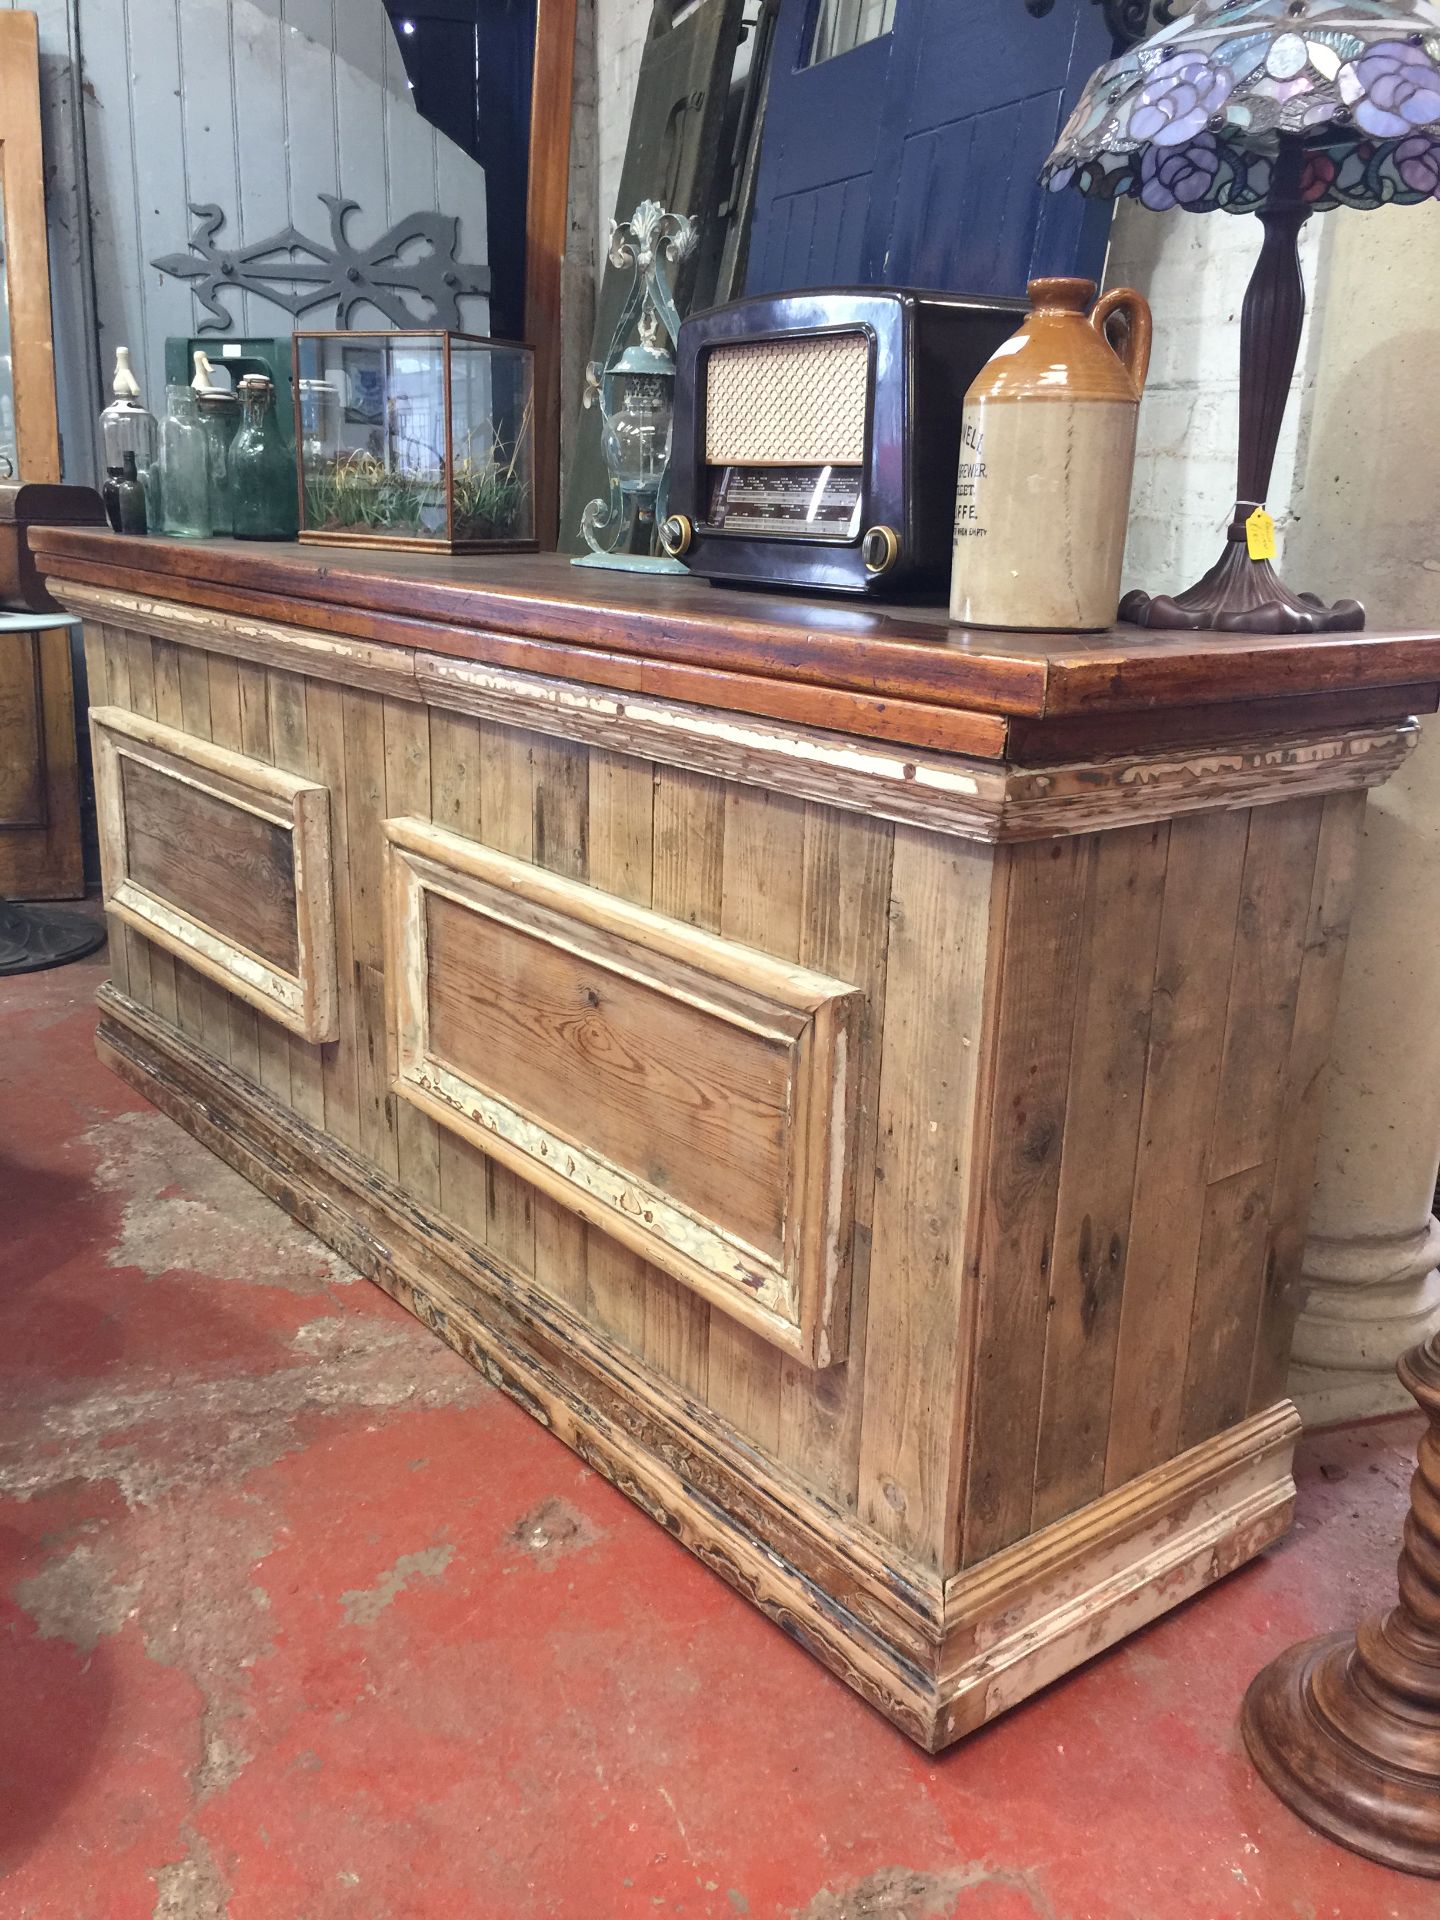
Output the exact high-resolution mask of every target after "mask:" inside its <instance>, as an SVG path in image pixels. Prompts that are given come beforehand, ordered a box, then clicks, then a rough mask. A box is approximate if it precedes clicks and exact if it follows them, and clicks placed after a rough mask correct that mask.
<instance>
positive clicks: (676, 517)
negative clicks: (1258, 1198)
mask: <svg viewBox="0 0 1440 1920" xmlns="http://www.w3.org/2000/svg"><path fill="white" fill-rule="evenodd" d="M694 538H695V525H694V522H693V521H692V520H690V519H689V518H687V516H686V515H685V514H683V513H672V514H670V515H668V516H667V517H666V518H665V519H664V520H662V521H661V522H660V544H661V546H662V547H663V548H664V549H665V551H666V553H668V554H669V556H670V558H671V559H672V560H678V559H679V558H680V556H681V554H682V553H688V552H689V551H690V542H691V541H692V540H693V539H694Z"/></svg>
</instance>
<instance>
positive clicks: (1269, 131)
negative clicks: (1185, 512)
mask: <svg viewBox="0 0 1440 1920" xmlns="http://www.w3.org/2000/svg"><path fill="white" fill-rule="evenodd" d="M1042 178H1043V179H1044V181H1045V183H1046V185H1047V186H1049V187H1050V188H1051V189H1052V190H1055V191H1060V190H1062V189H1064V188H1066V187H1069V186H1075V187H1078V188H1079V190H1080V191H1081V192H1082V193H1089V194H1099V195H1102V196H1104V197H1105V198H1114V197H1115V195H1117V194H1121V193H1128V194H1132V195H1134V196H1135V198H1136V199H1138V200H1139V201H1140V203H1141V204H1142V205H1143V206H1146V207H1151V208H1154V209H1156V210H1157V211H1161V210H1164V209H1168V208H1170V207H1183V208H1185V209H1187V210H1188V211H1190V212H1192V213H1206V212H1210V211H1213V210H1215V209H1217V208H1219V209H1222V210H1223V211H1225V212H1227V213H1255V214H1257V215H1258V216H1259V219H1260V224H1261V226H1262V227H1263V228H1264V240H1263V242H1262V244H1261V248H1260V255H1259V259H1258V260H1257V262H1256V265H1255V271H1254V273H1253V275H1252V276H1251V280H1250V285H1249V288H1248V289H1247V291H1246V295H1245V304H1244V307H1243V309H1242V312H1241V320H1240V457H1239V464H1238V474H1237V487H1236V492H1237V499H1236V503H1235V512H1234V516H1233V518H1232V520H1231V523H1230V526H1229V528H1228V530H1227V533H1226V546H1225V551H1224V553H1223V554H1222V555H1221V557H1220V559H1219V560H1217V561H1216V563H1215V565H1214V566H1213V567H1212V568H1211V569H1210V571H1209V572H1208V573H1207V574H1206V575H1205V576H1204V578H1203V579H1201V580H1199V581H1197V582H1196V584H1195V585H1194V586H1193V587H1189V588H1187V589H1186V590H1185V591H1184V592H1183V593H1177V594H1175V595H1173V596H1171V595H1170V594H1164V593H1158V594H1154V595H1151V594H1147V593H1138V592H1137V593H1130V594H1127V595H1126V597H1125V599H1124V600H1123V601H1122V602H1121V607H1120V612H1121V616H1122V618H1124V619H1126V620H1133V621H1135V622H1137V623H1138V624H1139V625H1141V626H1152V627H1188V628H1197V629H1198V628H1210V629H1218V630H1220V631H1222V632H1223V631H1231V632H1258V633H1318V632H1329V631H1334V630H1345V629H1355V628H1359V627H1362V626H1363V625H1364V624H1365V614H1364V610H1363V609H1362V608H1361V606H1360V605H1359V603H1358V602H1357V601H1354V600H1338V601H1336V603H1335V604H1334V605H1333V606H1328V607H1327V606H1326V605H1325V604H1324V603H1323V602H1322V601H1320V600H1319V599H1317V598H1316V596H1315V595H1314V594H1309V593H1294V592H1292V591H1291V589H1290V588H1289V587H1287V586H1286V585H1285V583H1284V581H1283V580H1281V579H1280V577H1279V576H1278V574H1277V573H1276V572H1275V569H1274V567H1273V566H1272V565H1271V559H1272V558H1273V551H1272V548H1271V545H1270V538H1269V536H1270V532H1271V529H1270V525H1269V522H1268V518H1267V516H1266V515H1265V514H1264V511H1263V509H1264V505H1265V494H1266V490H1267V489H1268V487H1269V484H1270V470H1271V467H1272V465H1273V463H1274V459H1275V443H1276V441H1277V439H1278V438H1279V433H1280V423H1281V421H1282V419H1283V418H1284V413H1285V402H1286V399H1287V397H1288V394H1289V387H1290V378H1291V375H1292V373H1293V372H1294V369H1295V356H1296V352H1297V350H1298V348H1299V344H1300V327H1301V322H1302V320H1303V318H1304V312H1305V287H1304V282H1303V281H1302V279H1301V276H1300V261H1299V256H1298V253H1297V249H1296V242H1297V240H1298V238H1299V234H1300V229H1301V227H1302V226H1304V224H1305V222H1306V220H1308V219H1309V217H1310V215H1311V214H1312V213H1318V212H1321V211H1323V210H1324V209H1326V208H1329V207H1361V208H1365V207H1380V206H1387V205H1389V204H1391V203H1392V202H1401V203H1404V202H1415V201H1419V200H1424V199H1428V198H1431V197H1436V198H1440V6H1436V5H1432V4H1431V0H1219V3H1218V4H1217V0H1198V4H1197V5H1196V7H1195V9H1194V11H1193V12H1192V13H1188V14H1186V15H1185V16H1184V17H1183V18H1181V19H1179V20H1176V21H1175V22H1173V24H1171V25H1170V26H1167V27H1165V28H1163V29H1162V30H1161V31H1160V32H1159V33H1157V34H1155V35H1154V36H1153V37H1152V38H1151V39H1149V40H1146V41H1144V42H1142V43H1141V44H1140V45H1139V46H1136V47H1132V48H1131V49H1130V50H1129V52H1127V53H1125V54H1122V55H1121V56H1120V58H1119V59H1116V60H1112V61H1110V62H1109V63H1108V64H1107V65H1106V66H1103V67H1101V68H1100V69H1099V71H1098V72H1096V73H1095V74H1094V75H1092V77H1091V79H1090V82H1089V84H1088V86H1087V87H1086V89H1085V92H1084V94H1083V95H1082V96H1081V99H1080V104H1079V105H1078V106H1077V107H1076V109H1075V112H1074V114H1073V115H1072V116H1071V118H1070V121H1069V124H1068V125H1067V126H1066V128H1065V131H1064V133H1063V134H1062V135H1061V137H1060V141H1059V144H1058V145H1057V146H1056V148H1055V150H1054V152H1053V153H1052V154H1051V155H1050V158H1049V159H1048V160H1047V161H1046V163H1045V168H1044V172H1043V175H1042ZM1257 509H1259V510H1260V512H1259V514H1258V517H1255V516H1256V514H1257Z"/></svg>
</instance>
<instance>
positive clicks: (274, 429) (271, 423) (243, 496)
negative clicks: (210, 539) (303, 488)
mask: <svg viewBox="0 0 1440 1920" xmlns="http://www.w3.org/2000/svg"><path fill="white" fill-rule="evenodd" d="M240 406H241V409H242V412H243V414H244V419H243V421H242V423H241V427H240V431H239V433H237V434H236V436H235V440H234V444H233V445H232V446H231V448H230V511H231V518H232V521H233V525H234V532H235V537H236V538H237V539H238V540H293V539H294V538H295V529H296V524H297V520H298V501H297V497H296V481H295V456H294V455H293V454H292V452H291V451H290V449H289V447H287V446H286V444H285V440H284V437H283V435H282V434H281V432H280V422H279V420H278V418H277V417H276V413H275V385H274V382H273V381H271V380H267V379H266V377H265V375H264V374H263V373H247V374H246V376H245V378H244V379H243V380H242V381H241V382H240Z"/></svg>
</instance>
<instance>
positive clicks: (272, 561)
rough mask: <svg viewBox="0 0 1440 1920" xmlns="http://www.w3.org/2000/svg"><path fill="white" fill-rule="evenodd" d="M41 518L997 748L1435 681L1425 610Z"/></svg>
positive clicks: (96, 566) (423, 632)
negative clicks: (992, 619)
mask: <svg viewBox="0 0 1440 1920" xmlns="http://www.w3.org/2000/svg"><path fill="white" fill-rule="evenodd" d="M30 539H31V544H32V546H33V548H34V551H35V554H36V558H37V561H38V563H39V566H40V568H41V570H42V571H43V572H45V573H47V574H49V575H50V576H52V577H53V578H59V579H72V580H76V581H80V582H84V583H87V584H90V585H99V586H106V587H111V588H115V589H119V590H121V591H128V592H134V593H137V594H154V595H161V596H164V597H166V598H168V599H171V600H177V601H181V602H184V603H187V604H190V605H195V606H204V607H209V608H212V609H218V610H222V611H229V612H233V613H235V614H237V615H242V616H248V617H251V618H255V619H263V620H271V621H276V622H280V623H284V624H287V625H290V626H298V627H305V628H311V629H315V630H319V631H323V632H326V633H330V634H335V635H348V636H351V637H354V638H358V639H363V640H366V641H371V642H375V643H378V644H388V645H399V646H412V647H420V648H424V649H425V650H427V651H430V652H438V653H448V654H452V655H456V656H459V657H462V658H468V659H477V660H486V661H490V662H493V663H495V664H503V665H507V666H512V667H517V666H518V667H521V668H525V669H527V670H532V671H535V672H542V673H544V672H549V673H563V674H565V675H568V676H570V677H572V678H578V679H582V680H589V681H592V682H594V683H595V684H599V685H605V686H609V687H630V688H632V689H633V690H635V691H641V690H643V691H645V692H649V693H656V694H664V695H668V696H670V697H673V698H677V699H690V700H708V699H719V700H723V701H725V702H726V703H727V704H729V705H731V706H733V707H737V708H740V709H741V710H748V711H752V712H758V713H766V714H771V715H774V716H777V717H782V718H791V719H795V720H799V721H804V722H806V723H808V724H811V725H821V726H825V727H828V728H832V729H834V730H837V731H841V732H858V733H865V734H870V735H878V736H881V737H890V738H895V739H901V740H912V741H914V742H915V743H916V744H921V745H927V746H936V747H947V748H949V749H950V750H952V751H959V752H967V753H974V754H979V755H983V756H986V757H1002V756H1003V757H1010V758H1016V759H1028V758H1031V757H1032V755H1033V754H1036V753H1039V754H1041V755H1044V754H1048V753H1051V752H1053V751H1055V749H1056V747H1057V745H1058V744H1060V743H1061V742H1063V740H1064V739H1065V738H1066V737H1068V736H1072V735H1073V736H1074V738H1075V740H1076V743H1077V745H1078V744H1080V743H1081V736H1082V734H1083V744H1084V745H1085V746H1086V747H1087V748H1089V749H1091V750H1093V749H1095V748H1096V747H1100V748H1103V747H1104V746H1105V745H1106V744H1107V741H1108V740H1109V739H1111V738H1112V737H1113V744H1114V745H1115V746H1116V747H1117V748H1119V747H1124V746H1127V745H1129V744H1132V743H1133V741H1134V739H1135V738H1136V736H1137V734H1140V733H1145V734H1147V735H1150V736H1152V737H1153V736H1156V735H1157V734H1158V736H1159V737H1162V738H1172V737H1173V738H1175V739H1177V740H1180V739H1203V738H1208V737H1212V736H1213V737H1215V738H1221V737H1224V736H1225V735H1226V734H1227V733H1229V732H1231V731H1233V728H1234V721H1235V718H1236V716H1235V714H1234V712H1233V709H1234V708H1235V707H1236V706H1237V705H1239V706H1243V707H1244V708H1245V709H1247V710H1249V711H1250V712H1252V713H1253V715H1254V719H1255V723H1256V724H1255V729H1254V730H1256V731H1260V730H1264V729H1265V728H1267V727H1269V726H1272V725H1275V724H1281V725H1284V726H1286V727H1295V726H1297V725H1298V726H1305V725H1308V724H1310V720H1311V716H1312V713H1313V717H1314V719H1315V720H1317V721H1321V722H1328V721H1329V720H1330V719H1332V718H1333V717H1335V713H1334V708H1335V703H1336V701H1337V699H1339V700H1341V701H1343V703H1344V705H1345V707H1346V709H1347V710H1348V711H1349V712H1351V713H1352V714H1354V715H1355V716H1356V717H1359V716H1361V715H1363V716H1366V717H1374V716H1377V715H1379V714H1381V713H1384V714H1386V715H1388V714H1390V713H1391V712H1398V711H1401V710H1407V711H1410V712H1430V711H1433V710H1434V709H1435V707H1436V705H1437V702H1440V685H1437V683H1440V633H1437V632H1431V631H1424V632H1411V633H1387V632H1383V631H1377V632H1366V633H1359V634H1355V633H1340V634H1318V635H1265V634H1240V635H1230V634H1193V633H1157V632H1151V631H1146V630H1143V629H1140V628H1136V627H1124V626H1117V627H1112V628H1110V629H1108V630H1107V631H1105V632H1102V633H1095V634H1075V633H1014V632H1001V631H986V630H982V629H978V628H966V627H961V626H956V625H954V624H952V623H951V622H950V621H949V619H948V618H947V616H946V613H945V611H944V609H943V608H939V607H909V606H880V605H870V604H865V603H860V602H853V601H846V600H842V599H839V598H834V599H821V598H816V599H804V598H797V597H787V596H781V595H778V594H771V593H765V592H759V591H757V592H746V591H741V590H736V589H729V588H725V589H722V588H715V587H711V586H709V585H707V584H706V583H705V582H703V581H701V580H696V579H679V578H675V577H666V576H655V575H626V574H623V573H616V572H606V571H600V570H598V569H582V568H575V567H572V566H571V564H570V562H569V560H568V558H567V557H566V556H564V555H557V554H525V555H495V556H488V555H481V556H465V557H454V558H451V557H448V556H443V555H437V554H433V553H426V554H416V555H414V556H413V557H412V556H410V555H406V554H396V553H393V552H374V553H369V552H364V551H355V550H347V551H344V552H343V553H342V552H338V551H336V550H333V549H330V550H327V549H319V548H315V547H301V546H298V545H289V544H276V545H269V544H256V543H250V542H245V541H233V540H215V541H210V542H204V543H194V542H187V541H178V540H163V539H136V538H133V537H127V536H123V535H117V534H112V533H110V532H109V531H108V530H98V531H97V530H95V529H86V528H74V527H38V528H35V529H32V530H31V534H30ZM697 676H699V677H697ZM1281 702H1284V703H1286V704H1285V705H1284V706H1281V705H1280V704H1278V703H1281ZM1292 702H1299V703H1300V704H1299V705H1295V706H1291V705H1290V704H1289V703H1292ZM1322 703H1323V704H1322ZM1222 709H1231V710H1232V711H1231V713H1230V718H1229V720H1228V722H1226V723H1224V724H1221V722H1220V718H1219V716H1220V712H1221V710H1222ZM1145 715H1149V716H1150V719H1149V721H1148V722H1147V721H1145V720H1144V719H1143V718H1142V716H1145ZM1162 715H1163V716H1164V717H1163V719H1161V718H1160V716H1162ZM1036 723H1038V725H1037V724H1036ZM1107 725H1108V728H1109V731H1108V733H1107Z"/></svg>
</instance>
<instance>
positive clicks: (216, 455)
mask: <svg viewBox="0 0 1440 1920" xmlns="http://www.w3.org/2000/svg"><path fill="white" fill-rule="evenodd" d="M196 402H197V404H198V406H199V408H200V424H201V426H202V427H203V428H204V429H205V446H206V450H207V454H208V457H209V461H210V527H211V531H212V532H214V533H233V532H234V530H235V523H234V510H233V509H232V507H231V504H230V449H231V447H232V446H233V445H234V444H235V436H236V434H237V433H238V432H239V430H240V401H239V398H238V396H237V395H236V393H235V392H234V390H233V389H232V388H230V387H205V388H202V389H201V390H200V391H199V392H197V394H196Z"/></svg>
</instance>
